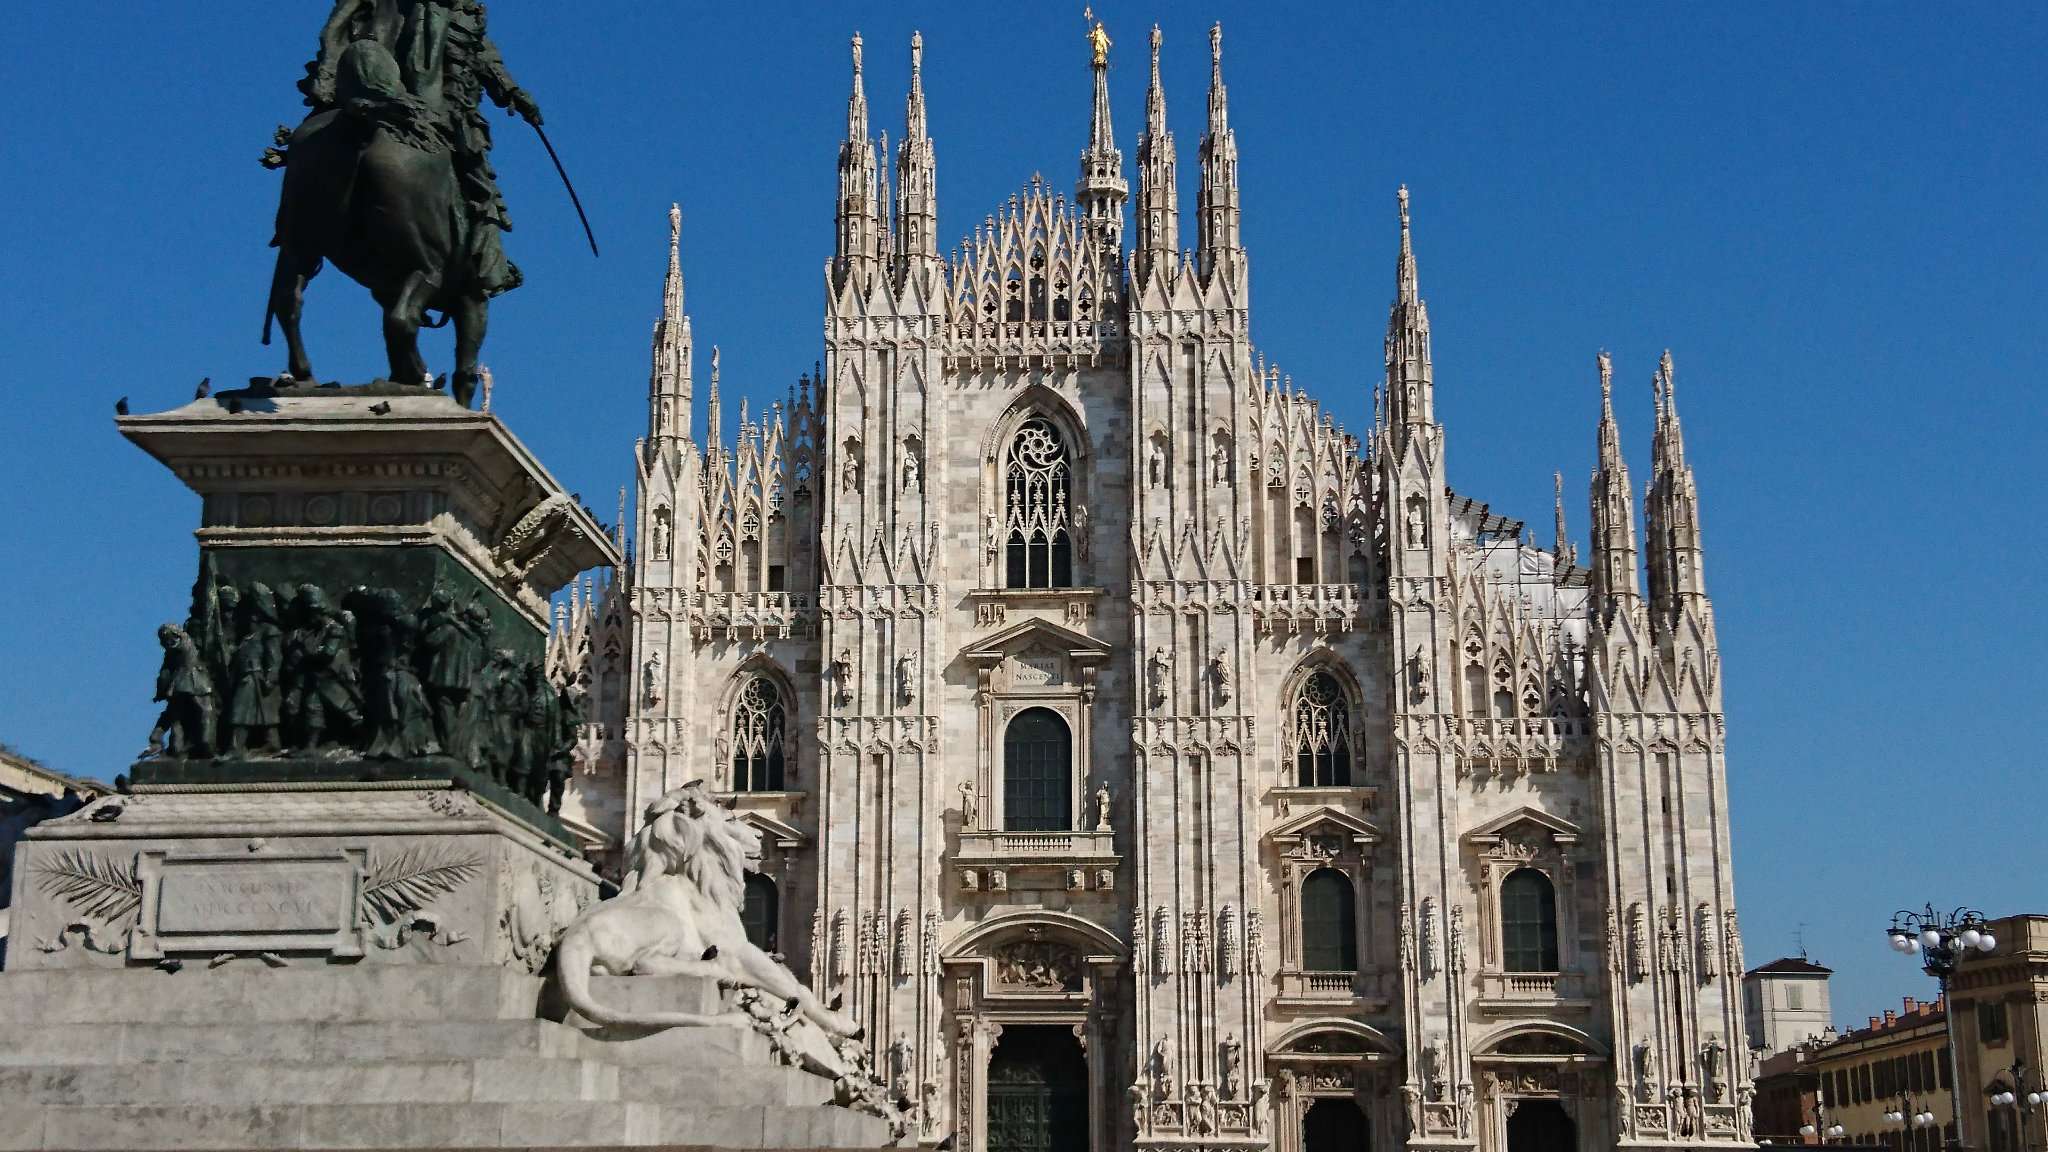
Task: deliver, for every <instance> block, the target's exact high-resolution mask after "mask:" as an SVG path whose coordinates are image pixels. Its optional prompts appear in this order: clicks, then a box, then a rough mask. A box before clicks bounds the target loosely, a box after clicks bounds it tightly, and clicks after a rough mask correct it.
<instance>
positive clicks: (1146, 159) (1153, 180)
mask: <svg viewBox="0 0 2048 1152" xmlns="http://www.w3.org/2000/svg"><path fill="white" fill-rule="evenodd" d="M1159 43H1160V35H1159V25H1157V24H1154V25H1153V26H1152V83H1151V86H1150V87H1148V88H1146V90H1145V133H1144V135H1142V136H1140V137H1138V254H1137V264H1138V267H1137V272H1138V275H1139V276H1140V277H1144V276H1149V275H1150V274H1151V272H1152V269H1153V268H1155V267H1157V266H1158V265H1160V264H1162V263H1165V264H1171V263H1172V262H1173V257H1174V253H1175V251H1177V250H1178V249H1179V248H1180V193H1179V191H1178V190H1177V188H1176V181H1177V179H1178V177H1177V176H1176V174H1175V173H1176V164H1175V161H1174V153H1173V133H1172V132H1170V131H1168V130H1167V127H1166V90H1165V89H1164V88H1162V87H1161V86H1160V83H1159Z"/></svg>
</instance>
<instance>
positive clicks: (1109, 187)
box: [1074, 20, 1131, 254]
mask: <svg viewBox="0 0 2048 1152" xmlns="http://www.w3.org/2000/svg"><path fill="white" fill-rule="evenodd" d="M1088 43H1089V46H1090V47H1091V48H1092V49H1093V51H1094V57H1093V59H1092V61H1091V62H1090V68H1091V69H1092V70H1093V72H1094V76H1095V107H1094V111H1093V112H1092V113H1091V114H1090V115H1089V119H1088V147H1086V148H1084V149H1082V151H1081V179H1080V182H1079V185H1078V186H1077V187H1076V188H1075V190H1074V202H1075V204H1076V205H1078V206H1079V207H1080V209H1081V218H1082V221H1083V222H1084V224H1085V226H1086V227H1087V229H1088V234H1089V236H1090V237H1091V238H1092V239H1093V240H1094V241H1095V242H1096V243H1097V244H1099V245H1101V246H1102V247H1104V248H1107V249H1109V250H1110V251H1113V252H1117V253H1119V254H1120V253H1122V251H1123V244H1124V200H1125V199H1126V198H1127V197H1128V196H1129V195H1130V191H1131V186H1130V185H1129V184H1128V183H1126V182H1125V181H1124V154H1123V153H1122V152H1120V151H1118V150H1117V146H1116V132H1115V130H1114V129H1112V128H1111V127H1110V123H1109V33H1108V32H1106V31H1105V30H1104V29H1103V27H1102V21H1100V20H1097V21H1095V23H1094V26H1093V27H1091V28H1090V29H1089V31H1088Z"/></svg>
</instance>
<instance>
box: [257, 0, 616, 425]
mask: <svg viewBox="0 0 2048 1152" xmlns="http://www.w3.org/2000/svg"><path fill="white" fill-rule="evenodd" d="M306 72H307V75H306V78H305V79H304V80H301V81H300V82H299V89H300V91H302V92H304V93H305V96H306V103H307V105H308V106H310V107H311V108H312V112H311V113H310V114H309V115H308V116H307V117H306V118H305V120H304V121H302V122H301V123H300V124H299V126H298V128H297V129H295V130H292V131H289V132H287V131H286V130H285V129H283V128H279V129H278V136H277V144H276V146H274V147H272V148H269V149H267V150H266V151H265V153H264V156H263V162H264V164H265V166H266V167H271V168H283V169H284V189H283V193H282V195H281V197H280V199H279V202H278V208H277V232H276V235H275V237H274V238H273V239H272V241H271V243H272V244H273V245H274V246H275V247H276V248H277V269H276V272H275V273H274V274H273V276H272V278H271V287H270V302H269V306H268V308H267V310H266V312H265V314H264V325H263V342H264V343H265V344H268V343H269V342H270V322H271V320H272V319H275V320H276V321H277V322H278V325H279V326H280V327H281V328H283V330H284V338H285V345H286V347H287V349H288V351H289V360H288V364H287V367H286V370H285V373H284V375H283V376H282V377H280V378H279V381H280V382H282V383H304V382H310V381H311V380H312V379H313V367H312V363H311V361H310V360H309V359H308V357H307V355H306V347H305V342H304V340H303V339H302V338H301V336H300V332H299V319H300V312H301V309H302V306H303V303H304V297H305V290H306V282H307V281H309V280H311V279H312V278H313V277H314V276H315V275H316V274H318V273H319V271H320V266H321V264H322V263H323V262H332V263H333V264H334V266H335V267H337V268H339V269H341V271H342V272H343V273H344V274H346V275H347V276H348V277H349V278H350V279H353V280H355V281H356V282H357V283H359V284H361V285H363V287H365V288H368V289H369V290H370V294H371V295H372V296H373V297H375V298H376V300H377V303H378V305H379V306H381V307H382V308H383V310H384V323H383V335H384V344H385V351H386V354H387V355H388V356H389V358H390V372H391V375H390V379H391V381H392V382H394V383H399V384H415V385H424V384H428V383H430V382H431V381H432V379H433V374H432V373H431V372H429V371H428V370H427V366H426V361H425V360H423V359H422V358H421V356H420V351H419V330H420V328H421V327H422V326H428V327H439V326H440V325H439V324H438V323H432V322H430V320H429V313H433V312H438V313H440V314H441V316H442V320H441V323H446V322H448V321H450V320H452V321H453V322H454V325H455V370H454V373H453V374H452V375H451V376H450V377H449V387H450V390H451V392H452V394H453V395H454V397H455V399H456V401H457V402H458V403H461V404H463V405H465V406H467V405H468V404H469V402H470V400H471V398H472V397H473V396H474V395H475V392H476V385H477V379H478V376H477V373H478V360H477V358H478V353H479V351H480V350H481V348H482V346H483V341H484V332H485V330H486V328H487V326H488V321H489V311H490V300H491V298H492V297H493V296H497V295H499V294H500V293H503V292H509V291H511V290H512V289H514V288H517V287H519V285H520V284H521V283H522V282H523V280H524V278H523V277H522V276H521V275H520V272H519V267H518V266H517V265H515V264H513V263H512V261H511V260H509V259H508V258H507V257H506V255H505V249H504V243H503V241H502V239H501V234H502V233H505V232H509V231H511V230H512V217H511V213H510V212H509V211H508V210H507V209H506V207H505V198H504V195H503V194H502V193H501V192H500V191H499V189H498V176H497V173H496V171H495V170H493V169H492V167H491V159H490V153H491V126H490V121H489V119H488V118H487V117H486V115H485V112H484V107H483V102H484V100H485V99H486V98H488V99H489V100H490V101H491V103H493V104H495V105H497V106H498V107H500V108H504V109H509V110H510V111H511V112H512V113H513V114H515V115H517V116H518V117H520V118H521V119H523V120H525V121H526V122H527V123H528V124H531V125H532V126H533V128H534V130H535V132H537V133H540V140H541V143H542V145H543V146H544V147H546V148H547V151H548V156H549V158H550V159H552V160H554V163H555V168H556V171H557V172H558V173H561V174H562V182H563V184H564V185H565V186H568V188H569V196H570V199H571V200H572V201H573V202H575V204H576V212H577V215H578V216H579V217H582V215H583V205H582V203H581V201H580V200H579V199H577V197H576V190H575V188H574V186H573V185H569V184H568V176H567V174H566V173H562V169H561V161H560V159H559V158H557V157H556V156H555V150H554V146H553V145H552V144H549V143H548V139H547V136H546V134H545V133H544V132H541V113H540V106H539V105H538V104H536V103H535V102H534V99H533V97H532V96H531V95H530V94H529V93H528V92H527V91H526V90H525V89H524V88H521V87H519V85H518V84H517V83H515V82H514V81H513V79H512V74H511V72H510V71H508V70H507V69H506V67H505V62H504V60H503V59H502V58H501V57H500V56H499V54H498V48H497V46H496V45H495V44H493V43H492V42H491V40H490V37H489V35H488V34H487V33H486V30H485V12H484V6H483V4H481V3H479V2H478V0H337V2H336V4H335V5H334V10H333V11H332V12H331V13H330V14H329V15H328V17H327V22H326V24H325V25H324V26H323V27H322V28H321V30H320V47H319V51H318V53H317V54H316V55H315V56H314V58H313V60H312V62H311V63H309V64H307V65H306ZM583 227H584V234H585V236H586V237H587V238H588V239H589V240H590V250H591V252H592V253H593V254H595V253H596V251H597V240H596V238H595V237H594V236H592V235H591V233H590V222H589V220H588V219H587V218H585V219H584V220H583Z"/></svg>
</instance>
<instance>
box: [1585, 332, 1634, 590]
mask: <svg viewBox="0 0 2048 1152" xmlns="http://www.w3.org/2000/svg"><path fill="white" fill-rule="evenodd" d="M1599 363H1600V431H1599V441H1600V465H1599V467H1598V468H1595V469H1594V470H1593V484H1592V512H1593V566H1592V567H1593V574H1592V587H1593V610H1594V614H1595V617H1596V619H1597V620H1598V621H1599V622H1601V623H1602V624H1605V623H1607V622H1610V621H1612V620H1613V619H1614V617H1615V616H1616V614H1617V613H1620V612H1625V611H1628V610H1630V609H1632V608H1633V607H1634V606H1635V605H1636V604H1638V603H1639V602H1640V600H1641V586H1640V585H1639V584H1638V583H1637V579H1636V519H1635V500H1634V497H1633V496H1632V494H1631V493H1630V491H1629V480H1628V464H1627V463H1626V462H1625V461H1623V460H1622V458H1621V429H1620V427H1619V426H1618V425H1617V424H1616V423H1615V421H1614V362H1613V361H1612V360H1610V359H1609V358H1608V356H1607V353H1606V352H1605V351H1602V352H1601V353H1600V360H1599Z"/></svg>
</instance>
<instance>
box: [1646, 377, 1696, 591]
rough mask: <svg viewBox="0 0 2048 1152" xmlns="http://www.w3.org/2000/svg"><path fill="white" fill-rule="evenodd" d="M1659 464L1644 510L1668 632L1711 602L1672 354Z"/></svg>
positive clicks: (1660, 409) (1663, 388)
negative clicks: (1689, 612)
mask: <svg viewBox="0 0 2048 1152" xmlns="http://www.w3.org/2000/svg"><path fill="white" fill-rule="evenodd" d="M1653 386H1654V388H1655V389H1656V394H1657V431H1656V437H1655V443H1656V460H1655V462H1654V463H1653V465H1652V468H1651V475H1650V487H1649V496H1648V500H1647V503H1646V505H1645V507H1644V509H1643V517H1644V527H1645V529H1646V531H1647V534H1648V538H1647V541H1646V544H1647V547H1648V551H1649V568H1650V601H1651V603H1652V605H1653V606H1654V611H1653V612H1652V614H1651V619H1652V621H1653V623H1655V624H1657V625H1659V626H1660V627H1664V628H1669V627H1672V626H1674V625H1675V624H1676V623H1677V621H1678V620H1679V619H1680V618H1681V617H1682V616H1683V615H1684V614H1685V612H1686V610H1687V609H1688V608H1695V607H1698V606H1700V605H1701V603H1702V602H1703V601H1704V600H1705V599H1706V595H1707V587H1706V575H1705V573H1704V571H1703V570H1702V561H1703V559H1704V556H1703V549H1702V546H1701V539H1700V515H1699V512H1700V506H1699V489H1698V487H1697V486H1696V485H1695V483H1694V481H1693V474H1692V468H1691V466H1690V465H1688V464H1686V462H1685V433H1684V431H1683V430H1682V429H1681V428H1680V426H1679V423H1678V379H1677V372H1676V370H1675V369H1674V367H1673V366H1672V363H1671V352H1670V351H1669V350H1668V349H1667V350H1666V351H1665V353H1664V355H1663V358H1662V359H1660V360H1659V361H1658V363H1657V374H1656V377H1655V379H1654V383H1653Z"/></svg>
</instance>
